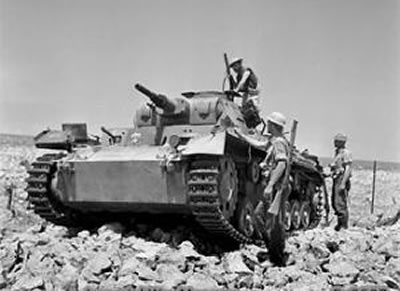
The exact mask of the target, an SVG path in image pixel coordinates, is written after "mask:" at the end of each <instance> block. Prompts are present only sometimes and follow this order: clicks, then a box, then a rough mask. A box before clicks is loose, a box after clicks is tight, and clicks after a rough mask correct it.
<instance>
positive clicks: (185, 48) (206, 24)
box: [0, 0, 400, 162]
mask: <svg viewBox="0 0 400 291" xmlns="http://www.w3.org/2000/svg"><path fill="white" fill-rule="evenodd" d="M399 17H400V1H396V0H335V1H333V0H332V1H328V0H297V1H289V0H270V1H268V0H259V1H239V0H219V1H215V0H204V1H193V0H170V1H162V0H159V1H158V0H148V1H145V0H143V1H142V0H138V1H135V0H129V1H128V0H107V1H106V0H82V1H70V0H36V1H30V0H0V80H1V82H0V132H2V133H17V134H36V133H38V132H40V131H41V130H42V129H44V128H46V127H51V128H54V129H59V128H60V124H61V123H63V122H87V123H88V127H89V131H91V132H93V133H98V132H100V130H99V129H100V126H102V125H104V126H106V127H119V126H132V125H133V120H134V114H135V110H136V109H137V108H138V107H139V106H140V104H142V103H144V102H146V99H145V98H144V97H143V96H142V95H141V94H140V93H139V92H135V91H134V90H132V84H135V83H137V82H140V83H143V84H144V85H146V86H148V87H149V88H151V89H153V90H154V91H157V92H160V93H164V94H166V95H168V96H171V97H174V96H179V94H180V93H181V92H184V91H201V90H221V87H222V80H223V78H224V73H225V68H224V62H223V53H224V52H227V53H228V55H229V56H230V57H231V58H233V57H243V58H244V64H245V65H246V66H249V67H251V68H252V69H253V70H254V72H255V73H256V74H257V76H258V78H259V82H260V87H261V94H260V96H261V100H262V101H261V102H262V107H261V108H262V115H263V116H266V115H268V114H269V113H270V112H272V111H279V112H282V113H283V114H285V115H286V116H287V117H288V118H289V119H290V120H291V119H296V120H298V121H299V125H298V132H297V145H298V147H299V148H301V149H304V148H308V149H309V151H310V152H312V153H315V154H317V155H321V156H331V155H332V153H333V148H332V137H333V136H334V135H335V134H336V133H337V132H343V133H346V134H347V135H348V136H349V141H348V147H349V148H350V150H351V151H352V152H353V156H354V158H355V159H368V160H373V159H378V160H385V161H399V162H400V56H399V53H400V35H399V32H400V26H399V25H400V23H399V21H400V20H399V19H400V18H399Z"/></svg>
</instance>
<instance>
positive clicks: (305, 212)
mask: <svg viewBox="0 0 400 291" xmlns="http://www.w3.org/2000/svg"><path fill="white" fill-rule="evenodd" d="M300 220H301V226H302V227H303V228H308V227H309V226H310V221H311V207H310V205H309V203H308V202H306V201H304V202H302V203H301V207H300Z"/></svg>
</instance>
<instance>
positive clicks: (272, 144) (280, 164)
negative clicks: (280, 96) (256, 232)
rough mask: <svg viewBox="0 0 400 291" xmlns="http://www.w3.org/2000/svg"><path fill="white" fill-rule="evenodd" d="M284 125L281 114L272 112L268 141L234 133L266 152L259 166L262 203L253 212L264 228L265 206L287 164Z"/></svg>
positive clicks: (270, 198)
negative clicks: (262, 188)
mask: <svg viewBox="0 0 400 291" xmlns="http://www.w3.org/2000/svg"><path fill="white" fill-rule="evenodd" d="M285 125H286V117H285V116H284V115H283V114H282V113H279V112H273V113H271V114H270V115H269V116H268V119H267V129H268V133H269V134H270V135H271V136H270V139H269V140H267V141H258V140H255V139H253V138H250V137H248V136H246V135H243V134H241V133H239V132H238V131H236V132H237V134H238V135H239V136H241V137H242V138H244V139H245V140H246V141H247V142H249V143H250V144H252V145H253V146H255V147H259V148H263V149H265V151H266V152H267V154H266V157H265V159H264V161H263V162H262V163H261V164H260V167H261V168H262V169H263V174H264V178H265V181H266V182H267V185H266V187H265V189H264V193H263V201H260V203H259V204H258V205H257V207H256V210H255V214H256V217H257V220H258V221H259V222H261V223H262V224H263V227H264V228H265V218H266V217H265V214H266V206H267V205H270V204H271V201H272V194H273V191H274V190H275V188H276V185H277V184H278V183H279V182H280V181H281V180H282V177H283V175H284V173H285V169H286V167H287V163H288V154H289V143H288V141H287V140H286V138H285V137H284V135H283V130H284V127H285ZM263 231H264V230H261V232H263Z"/></svg>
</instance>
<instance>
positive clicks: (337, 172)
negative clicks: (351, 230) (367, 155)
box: [330, 133, 352, 231]
mask: <svg viewBox="0 0 400 291" xmlns="http://www.w3.org/2000/svg"><path fill="white" fill-rule="evenodd" d="M346 141H347V136H346V135H344V134H341V133H339V134H337V135H336V136H335V137H334V146H335V156H334V158H333V162H332V164H330V167H331V172H332V180H333V184H332V207H333V209H334V211H335V214H336V216H337V225H336V226H335V230H336V231H339V230H340V229H342V228H344V229H346V228H348V223H349V210H348V203H347V202H348V193H349V190H350V177H351V164H352V157H351V152H350V151H349V150H348V149H346Z"/></svg>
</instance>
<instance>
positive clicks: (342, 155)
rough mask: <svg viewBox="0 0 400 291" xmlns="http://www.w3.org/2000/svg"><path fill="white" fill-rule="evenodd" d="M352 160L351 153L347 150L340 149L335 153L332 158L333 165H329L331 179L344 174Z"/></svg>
mask: <svg viewBox="0 0 400 291" xmlns="http://www.w3.org/2000/svg"><path fill="white" fill-rule="evenodd" d="M352 162H353V158H352V156H351V152H350V151H349V150H348V149H345V148H341V149H339V150H337V151H336V154H335V156H334V158H333V163H332V164H331V167H332V172H333V177H334V178H337V177H339V176H341V175H342V174H343V173H344V169H345V167H346V166H347V165H350V166H351V164H352Z"/></svg>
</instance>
